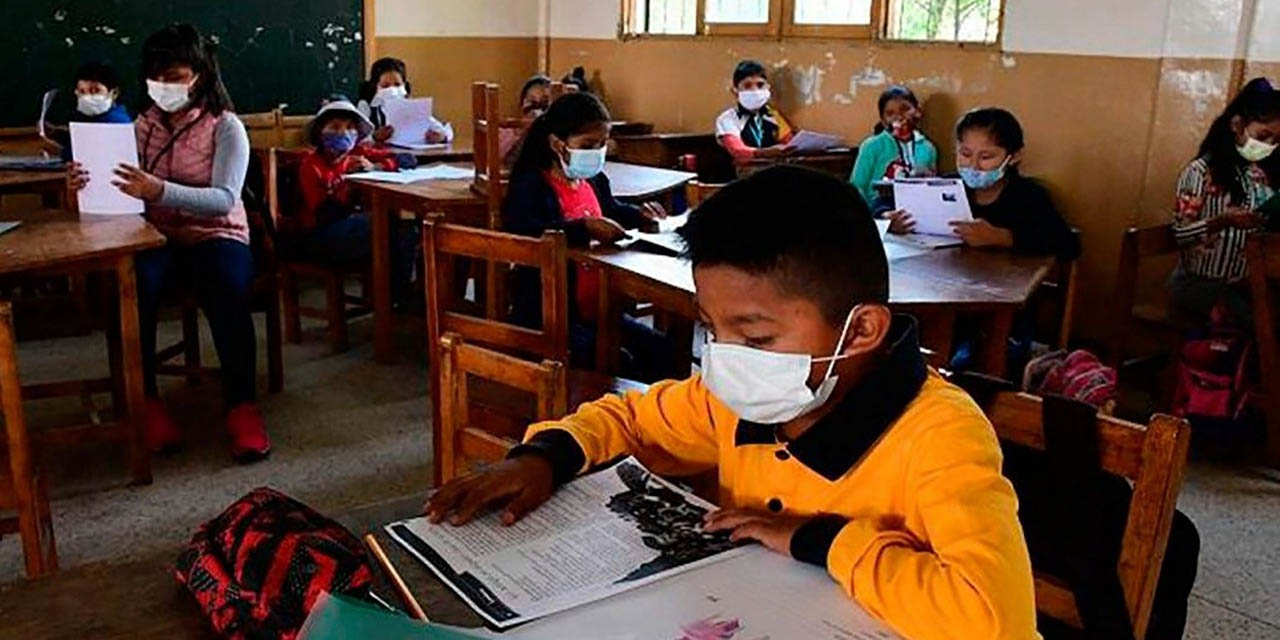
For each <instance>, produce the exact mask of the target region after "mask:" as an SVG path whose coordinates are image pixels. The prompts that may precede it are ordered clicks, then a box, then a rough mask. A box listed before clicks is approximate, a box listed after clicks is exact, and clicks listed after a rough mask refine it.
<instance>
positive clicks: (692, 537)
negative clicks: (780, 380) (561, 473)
mask: <svg viewBox="0 0 1280 640" xmlns="http://www.w3.org/2000/svg"><path fill="white" fill-rule="evenodd" d="M712 509H714V507H713V506H712V505H710V504H709V503H707V502H706V501H704V500H701V499H699V498H698V497H697V496H694V495H693V494H691V493H688V492H685V491H683V490H681V489H679V488H677V487H675V486H674V485H672V484H670V483H668V482H666V481H664V480H662V479H661V478H658V477H657V476H654V475H653V474H652V473H650V472H649V471H648V470H647V469H645V468H644V467H643V466H642V465H641V464H640V463H639V462H638V461H636V460H635V459H634V458H628V459H626V460H623V461H621V462H618V463H617V464H615V465H613V466H611V467H609V468H607V469H604V470H601V471H598V472H596V473H593V474H591V475H588V476H583V477H581V478H579V479H577V480H574V481H573V482H570V483H568V484H566V485H565V486H563V487H561V488H560V489H559V490H558V491H557V492H556V494H555V495H554V496H553V497H552V498H551V500H549V501H547V503H546V504H544V505H542V506H541V507H539V508H538V509H536V510H535V511H533V512H532V513H530V514H529V515H527V516H525V517H524V519H522V520H521V521H520V522H517V523H516V524H515V525H513V526H510V527H504V526H502V525H501V523H500V522H499V519H498V514H497V513H496V512H495V513H490V514H488V515H487V516H485V517H483V518H480V519H478V520H476V521H474V522H472V523H469V524H467V525H465V526H462V527H454V526H452V525H449V524H447V523H445V524H440V525H433V524H431V523H429V522H427V521H426V519H424V518H417V519H413V520H407V521H404V522H399V523H393V524H391V525H388V526H387V531H388V533H389V534H390V535H391V537H392V538H394V539H395V540H396V541H397V542H399V543H400V544H402V545H404V547H405V548H406V549H407V550H408V551H409V552H410V553H412V554H413V555H415V556H416V557H417V558H418V559H419V560H421V561H422V562H424V563H425V564H426V565H427V566H428V567H429V568H430V569H431V570H432V571H433V572H434V573H435V574H436V575H437V576H439V577H440V579H441V580H443V581H444V582H445V583H446V584H448V585H449V587H450V588H452V589H453V590H454V591H456V592H457V593H458V595H460V596H461V597H462V598H463V599H464V600H466V601H467V603H468V604H470V605H471V607H472V608H473V609H475V610H476V611H477V612H478V613H480V614H481V615H482V616H484V617H485V619H487V620H488V621H489V622H490V623H492V624H494V625H496V626H498V627H499V628H507V627H511V626H514V625H518V624H521V623H524V622H528V621H530V620H533V619H535V618H539V617H542V616H545V615H549V614H553V613H556V612H559V611H564V610H567V609H571V608H573V607H577V606H580V605H582V604H585V603H588V602H594V601H596V600H600V599H602V598H606V597H609V596H611V595H614V594H617V593H622V592H624V591H628V590H630V589H634V588H636V587H639V586H642V585H645V584H648V583H650V582H653V581H655V580H659V579H662V578H664V577H666V576H669V575H673V574H675V573H679V572H681V571H686V570H689V569H692V568H695V567H698V566H702V565H705V564H708V563H712V562H716V561H719V560H723V559H725V558H729V557H732V556H733V555H736V554H738V553H742V552H744V551H745V550H746V548H744V547H738V546H735V545H734V544H733V543H731V542H729V539H728V536H727V535H723V534H708V533H705V532H703V530H702V518H703V516H705V515H706V514H707V512H709V511H711V510H712Z"/></svg>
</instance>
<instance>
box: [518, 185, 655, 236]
mask: <svg viewBox="0 0 1280 640" xmlns="http://www.w3.org/2000/svg"><path fill="white" fill-rule="evenodd" d="M587 183H588V184H590V185H591V188H592V189H593V190H594V191H595V192H596V199H597V200H599V201H600V211H601V212H602V213H604V216H605V217H606V218H609V219H612V220H614V221H615V222H617V223H618V224H620V225H622V226H623V228H626V229H635V228H637V227H639V226H640V225H641V224H643V223H644V221H645V220H644V216H643V215H641V214H640V208H639V207H637V206H635V205H630V204H626V203H623V202H619V201H618V199H617V198H614V197H613V189H612V188H611V187H610V186H609V176H606V175H605V174H604V173H603V172H602V173H600V174H599V175H597V176H596V177H594V178H591V179H590V180H587ZM502 226H503V229H505V230H506V231H508V232H510V233H517V234H520V235H522V236H532V237H538V236H541V235H542V232H544V231H547V230H548V229H558V230H561V231H564V234H565V238H566V239H567V240H568V241H569V244H570V245H573V246H586V245H587V244H588V243H589V242H590V240H591V238H590V236H588V235H587V226H586V221H585V220H573V221H566V220H565V219H564V212H563V211H562V210H561V209H560V199H559V198H557V197H556V192H555V191H554V190H553V189H552V188H551V184H550V183H548V182H547V178H546V177H545V176H543V175H542V174H541V173H525V174H522V175H513V176H511V184H510V186H508V187H507V197H506V200H504V201H503V203H502Z"/></svg>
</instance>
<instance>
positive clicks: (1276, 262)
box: [1246, 233, 1280, 468]
mask: <svg viewBox="0 0 1280 640" xmlns="http://www.w3.org/2000/svg"><path fill="white" fill-rule="evenodd" d="M1246 250H1247V252H1248V260H1249V287H1250V290H1251V291H1252V293H1253V319H1254V325H1255V328H1254V332H1255V333H1256V338H1257V340H1258V352H1259V354H1258V355H1259V364H1260V365H1261V369H1262V403H1263V407H1262V410H1263V413H1265V414H1266V422H1267V444H1266V448H1265V449H1264V451H1263V456H1264V460H1265V462H1266V463H1267V464H1268V465H1270V466H1272V467H1276V468H1280V339H1278V338H1277V335H1276V334H1277V331H1278V330H1280V329H1278V328H1277V325H1276V322H1277V320H1280V316H1278V315H1277V309H1278V308H1280V307H1277V301H1278V298H1277V297H1276V294H1277V285H1278V284H1280V234H1275V233H1260V234H1255V235H1254V236H1253V237H1251V238H1249V242H1248V245H1247V249H1246Z"/></svg>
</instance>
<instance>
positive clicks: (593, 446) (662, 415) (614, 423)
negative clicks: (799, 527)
mask: <svg viewBox="0 0 1280 640" xmlns="http://www.w3.org/2000/svg"><path fill="white" fill-rule="evenodd" d="M724 417H726V418H727V417H728V414H727V412H726V413H725V416H724ZM714 421H715V416H714V415H713V411H712V407H711V394H710V393H709V392H708V391H707V389H706V387H705V386H703V384H702V378H701V377H700V376H694V377H692V378H689V379H687V380H683V381H679V382H677V381H672V380H668V381H664V382H659V383H656V384H654V385H653V386H651V387H649V390H648V391H647V392H646V393H643V394H641V393H639V392H635V391H632V392H629V393H627V394H625V395H608V396H605V397H603V398H601V399H599V400H597V401H595V402H590V403H587V404H584V405H582V406H581V407H579V408H578V410H577V411H576V412H575V413H573V414H571V415H569V416H566V417H564V418H562V419H560V420H553V421H550V422H543V423H539V424H535V425H533V426H531V427H529V431H528V433H526V434H525V444H524V445H522V446H521V447H520V449H517V450H516V451H515V452H513V454H517V455H518V452H519V451H520V450H526V451H536V452H538V453H541V454H542V455H544V456H545V457H546V458H547V459H548V460H550V461H551V463H552V466H553V468H554V473H555V478H556V480H557V484H558V483H562V482H566V481H568V480H570V479H572V478H574V477H575V476H577V475H578V474H580V473H582V472H583V471H586V470H587V469H590V468H591V467H593V466H595V465H598V464H602V463H605V462H608V461H610V460H613V459H615V458H618V457H620V456H624V455H635V456H636V457H638V458H640V459H641V461H643V462H644V463H645V465H647V466H649V467H650V468H651V469H653V471H654V472H656V473H662V474H672V475H693V474H696V473H699V472H702V471H707V470H710V469H712V468H714V467H715V466H716V462H717V460H718V447H717V445H716V435H715V424H714Z"/></svg>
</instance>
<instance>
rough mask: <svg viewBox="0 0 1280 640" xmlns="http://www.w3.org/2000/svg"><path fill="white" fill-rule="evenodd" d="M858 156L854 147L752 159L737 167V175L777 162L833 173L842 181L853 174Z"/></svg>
mask: <svg viewBox="0 0 1280 640" xmlns="http://www.w3.org/2000/svg"><path fill="white" fill-rule="evenodd" d="M857 158H858V149H857V148H856V147H853V148H847V149H829V150H827V151H824V152H822V153H806V154H802V155H794V156H787V157H785V158H768V159H760V160H752V161H750V162H748V163H747V164H745V165H743V166H741V167H738V177H745V176H749V175H751V174H753V173H755V172H757V171H759V170H761V169H764V168H767V167H772V166H774V165H777V164H794V165H799V166H802V167H809V168H810V169H814V170H817V171H821V172H823V173H827V174H830V175H833V176H835V177H837V178H839V179H841V180H843V181H847V180H848V179H849V176H850V175H852V174H853V163H854V161H855V160H857Z"/></svg>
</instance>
